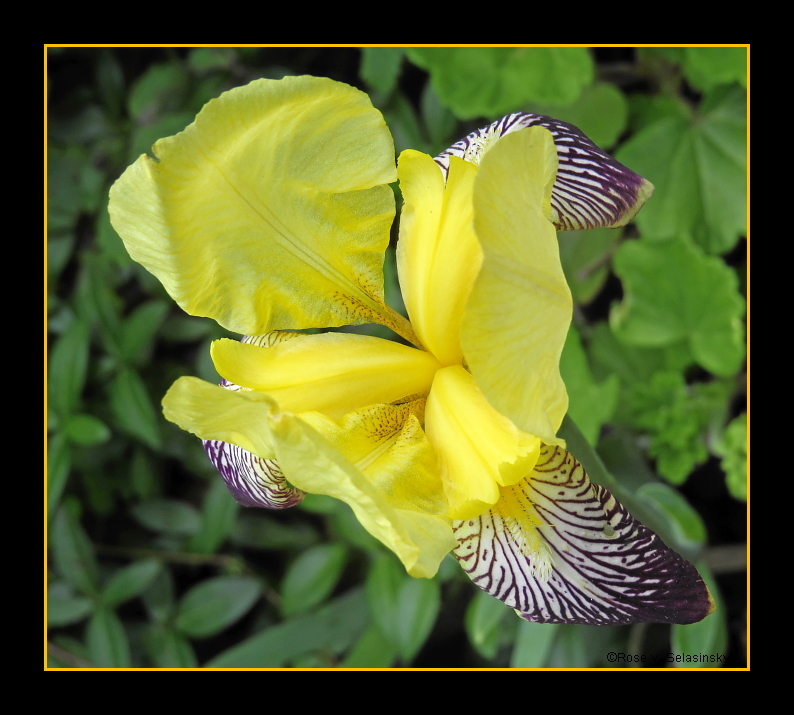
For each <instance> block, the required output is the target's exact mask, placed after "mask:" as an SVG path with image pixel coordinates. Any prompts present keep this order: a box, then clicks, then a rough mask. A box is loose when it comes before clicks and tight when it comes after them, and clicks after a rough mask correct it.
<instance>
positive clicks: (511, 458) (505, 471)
mask: <svg viewBox="0 0 794 715" xmlns="http://www.w3.org/2000/svg"><path fill="white" fill-rule="evenodd" d="M425 429H426V431H427V436H428V439H429V440H430V441H431V443H432V444H433V446H434V447H435V449H436V452H437V453H438V457H439V463H440V466H441V478H442V479H443V481H444V488H445V490H446V494H447V498H448V500H449V513H450V516H451V517H452V518H453V519H470V518H472V517H475V516H478V515H479V514H482V513H483V512H484V511H487V510H488V509H490V508H491V507H492V506H493V505H494V504H495V503H496V502H497V501H498V499H499V486H500V485H508V484H515V483H516V482H518V481H519V480H521V479H523V478H524V477H526V476H527V474H529V472H531V471H532V468H533V467H534V466H535V462H537V459H538V455H539V454H540V440H539V439H538V438H537V437H534V436H533V435H530V434H526V433H523V432H521V431H520V430H518V429H516V427H515V425H514V424H513V423H512V422H511V421H510V420H509V419H507V418H506V417H505V416H504V415H501V414H499V413H498V412H497V411H496V410H494V408H493V407H491V406H490V405H489V404H488V401H487V400H486V399H485V397H484V396H483V394H482V393H481V392H480V390H479V389H478V388H477V386H476V385H475V384H474V380H473V379H472V376H471V375H470V374H469V373H468V372H466V370H464V369H463V368H462V367H461V366H460V365H451V366H449V367H445V368H443V369H441V370H439V371H438V372H437V373H436V377H435V379H434V380H433V387H432V389H431V391H430V395H429V397H428V398H427V409H426V411H425Z"/></svg>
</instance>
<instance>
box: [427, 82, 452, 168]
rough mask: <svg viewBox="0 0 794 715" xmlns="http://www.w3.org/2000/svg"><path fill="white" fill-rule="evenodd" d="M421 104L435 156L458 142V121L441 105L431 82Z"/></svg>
mask: <svg viewBox="0 0 794 715" xmlns="http://www.w3.org/2000/svg"><path fill="white" fill-rule="evenodd" d="M419 104H420V107H421V111H422V120H423V121H424V124H425V127H426V128H427V133H428V135H429V138H430V145H431V147H430V153H431V154H433V155H434V156H435V155H436V154H440V153H441V152H442V151H444V150H445V149H446V148H447V147H448V146H449V145H450V144H452V143H454V142H455V141H457V139H458V137H457V136H455V130H456V129H457V127H458V120H457V119H455V115H454V114H453V113H452V112H450V111H449V109H447V108H446V107H445V106H444V105H443V104H442V103H441V101H440V100H439V98H438V95H437V94H436V92H435V90H434V89H433V85H432V84H431V83H430V82H428V83H426V84H425V88H424V89H423V90H422V97H421V99H420V100H419Z"/></svg>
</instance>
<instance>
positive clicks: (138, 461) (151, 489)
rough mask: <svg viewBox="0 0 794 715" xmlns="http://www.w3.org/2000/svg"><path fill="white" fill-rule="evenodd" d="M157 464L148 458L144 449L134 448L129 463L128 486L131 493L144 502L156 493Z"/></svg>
mask: <svg viewBox="0 0 794 715" xmlns="http://www.w3.org/2000/svg"><path fill="white" fill-rule="evenodd" d="M157 466H158V465H157V464H155V463H154V461H153V460H152V459H151V458H150V457H149V455H148V454H147V451H146V449H145V448H144V447H136V448H135V452H134V453H133V455H132V461H131V462H130V486H131V487H132V492H133V493H134V494H135V495H136V496H138V497H140V498H141V499H143V500H144V501H146V500H148V499H151V498H152V497H154V496H155V494H156V492H157V480H156V474H155V473H156V469H157Z"/></svg>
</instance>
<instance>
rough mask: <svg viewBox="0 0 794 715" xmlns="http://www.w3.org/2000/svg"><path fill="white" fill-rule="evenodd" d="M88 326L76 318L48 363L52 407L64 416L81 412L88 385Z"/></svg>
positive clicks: (60, 339) (54, 348) (49, 392)
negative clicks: (80, 403)
mask: <svg viewBox="0 0 794 715" xmlns="http://www.w3.org/2000/svg"><path fill="white" fill-rule="evenodd" d="M90 337H91V336H90V331H89V329H88V325H87V324H86V323H85V322H84V321H82V320H80V319H75V320H73V321H72V323H71V325H70V326H69V327H68V328H67V329H66V331H65V332H64V333H63V335H61V337H60V338H58V340H57V341H56V343H55V345H54V346H53V349H52V351H51V352H50V355H49V360H48V367H49V373H48V384H47V388H48V394H49V399H50V405H51V406H52V408H53V409H54V410H55V411H56V413H57V414H58V415H59V416H60V417H65V416H66V415H68V414H70V413H71V412H73V411H74V410H76V409H77V405H78V404H79V401H80V395H81V394H82V392H83V386H84V385H85V377H86V372H87V369H88V349H89V340H90Z"/></svg>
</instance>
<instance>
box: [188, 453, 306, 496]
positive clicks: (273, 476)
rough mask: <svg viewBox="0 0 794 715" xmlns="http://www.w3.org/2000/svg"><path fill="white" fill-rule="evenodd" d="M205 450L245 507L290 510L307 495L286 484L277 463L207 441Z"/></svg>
mask: <svg viewBox="0 0 794 715" xmlns="http://www.w3.org/2000/svg"><path fill="white" fill-rule="evenodd" d="M204 449H205V450H206V452H207V455H208V456H209V458H210V461H211V462H212V463H213V464H214V465H215V469H217V470H218V471H219V472H220V474H221V476H222V477H223V481H225V482H226V486H227V487H228V488H229V491H230V492H231V494H232V496H233V497H234V498H235V500H236V501H237V502H238V503H240V504H242V505H243V506H259V507H264V508H265V509H287V508H288V507H291V506H295V505H296V504H300V502H301V501H303V497H304V496H305V493H304V492H302V491H301V490H300V489H295V488H294V487H291V486H290V485H289V484H287V480H286V479H284V475H283V474H282V473H281V470H280V469H279V468H278V463H277V462H276V461H275V460H274V459H261V458H260V457H257V456H256V455H255V454H251V452H248V451H247V450H245V449H243V448H242V447H238V446H237V445H235V444H229V443H227V442H220V441H218V440H204Z"/></svg>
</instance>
